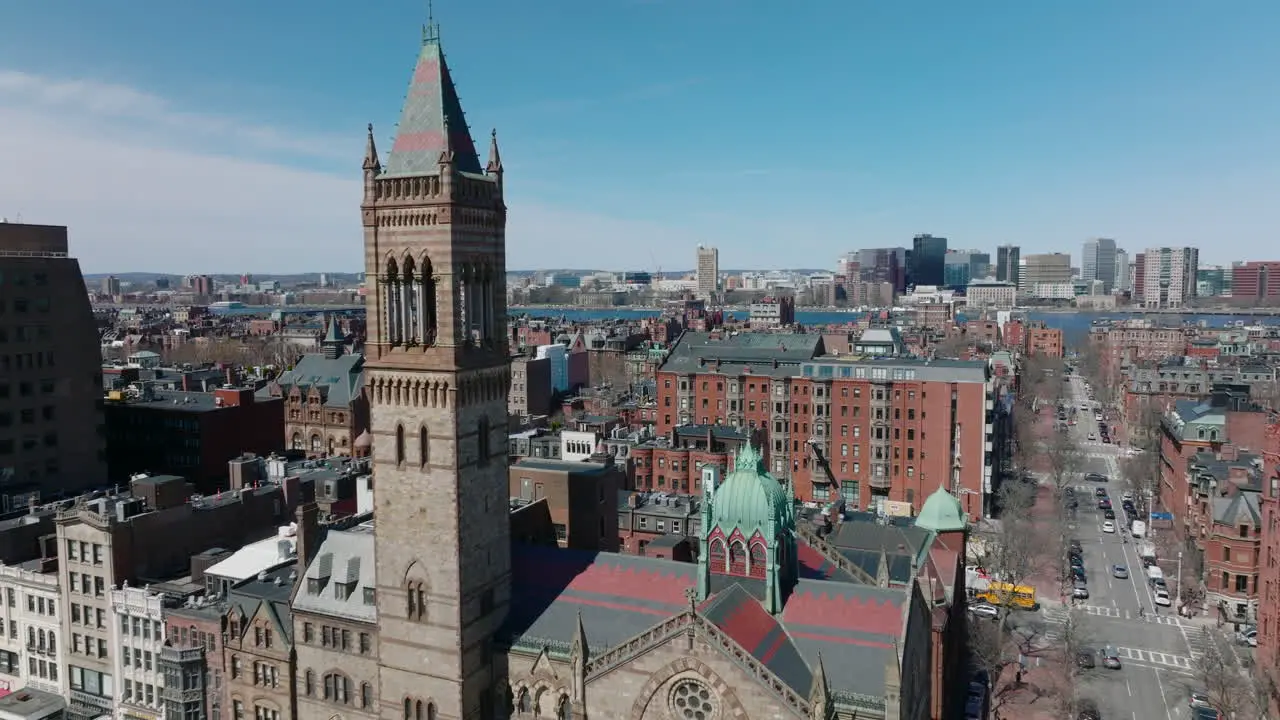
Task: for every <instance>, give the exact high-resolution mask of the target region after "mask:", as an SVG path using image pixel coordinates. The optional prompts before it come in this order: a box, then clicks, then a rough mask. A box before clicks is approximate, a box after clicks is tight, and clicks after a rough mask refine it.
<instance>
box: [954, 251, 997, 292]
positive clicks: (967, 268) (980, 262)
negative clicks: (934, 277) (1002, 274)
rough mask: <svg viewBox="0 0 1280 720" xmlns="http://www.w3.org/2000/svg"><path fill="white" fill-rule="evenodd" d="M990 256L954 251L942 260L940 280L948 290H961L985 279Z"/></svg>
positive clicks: (974, 252) (980, 253)
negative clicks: (972, 282)
mask: <svg viewBox="0 0 1280 720" xmlns="http://www.w3.org/2000/svg"><path fill="white" fill-rule="evenodd" d="M990 267H991V255H990V254H988V253H984V252H982V251H980V250H955V251H952V252H948V253H947V254H946V255H945V256H943V259H942V280H943V284H944V285H946V286H947V287H949V288H955V289H958V288H963V287H965V286H967V285H968V284H969V283H970V282H971V281H973V280H981V279H984V278H986V277H987V275H988V272H989V270H990Z"/></svg>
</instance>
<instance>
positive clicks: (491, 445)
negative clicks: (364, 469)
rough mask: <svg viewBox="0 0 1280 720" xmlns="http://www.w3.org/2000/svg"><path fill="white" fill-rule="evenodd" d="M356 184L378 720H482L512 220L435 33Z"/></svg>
mask: <svg viewBox="0 0 1280 720" xmlns="http://www.w3.org/2000/svg"><path fill="white" fill-rule="evenodd" d="M364 179H365V193H364V201H363V203H362V205H361V211H362V216H363V225H364V250H365V270H366V278H367V284H368V295H367V297H366V304H367V306H368V318H369V322H368V340H367V342H366V344H365V355H366V365H365V368H366V375H365V383H366V386H367V388H368V393H369V398H370V400H369V405H370V410H369V413H370V432H371V433H372V435H373V436H374V438H375V442H374V443H373V457H372V462H373V473H374V484H375V486H376V488H377V491H376V492H375V494H374V501H375V514H376V517H377V526H376V529H375V547H376V550H375V558H374V561H375V566H376V577H377V592H376V594H375V597H376V602H377V606H378V623H379V632H380V641H379V642H380V645H379V665H380V668H379V685H380V686H379V693H378V697H379V698H380V699H381V702H380V714H381V716H382V717H384V718H388V720H392V719H394V720H403V717H404V707H406V705H405V704H404V703H406V702H411V703H417V702H419V701H421V703H422V706H421V707H422V710H421V711H417V712H421V714H422V716H423V717H436V718H440V719H441V720H444V719H446V718H447V719H450V720H454V719H457V720H463V719H465V720H471V719H472V718H485V719H486V720H488V718H491V717H492V716H493V711H494V707H495V704H496V703H495V699H496V697H497V695H496V694H495V692H496V691H497V690H498V688H496V687H495V684H496V683H497V682H498V681H499V680H500V679H501V678H500V675H501V674H502V673H503V671H502V670H501V668H500V667H495V652H494V649H493V637H494V633H495V632H496V631H497V629H498V628H499V627H500V626H501V625H502V622H503V621H504V619H505V617H506V613H507V608H508V606H509V604H510V594H511V587H510V573H511V568H510V562H511V560H510V526H509V521H508V518H507V513H508V509H507V508H508V496H509V492H508V480H507V457H506V426H507V425H506V423H507V405H506V395H507V387H508V385H509V382H510V365H509V362H510V361H509V358H508V355H507V340H506V288H505V287H504V285H505V278H506V247H505V235H506V221H505V219H506V215H505V212H504V210H505V208H504V207H503V206H502V204H501V202H500V196H499V195H498V193H497V192H496V187H495V186H496V180H495V179H494V178H492V177H490V176H488V175H486V174H485V172H484V170H483V168H482V166H481V165H480V161H479V159H478V157H477V156H476V151H475V144H474V142H473V141H472V139H471V135H470V132H469V131H468V130H467V125H466V119H465V117H464V115H463V112H462V107H461V105H460V103H459V102H458V97H457V91H456V89H455V88H454V84H453V79H452V76H451V75H450V73H449V68H448V65H447V64H446V62H445V57H444V53H443V51H442V50H441V47H440V40H439V33H438V31H434V30H432V31H430V32H428V33H426V34H425V35H424V37H423V42H422V46H421V49H420V52H419V54H418V60H417V64H416V65H415V68H414V72H413V76H412V79H411V81H410V85H409V91H408V93H407V96H406V98H405V104H404V108H403V110H402V112H401V116H400V122H399V124H398V128H397V132H396V137H395V140H394V142H393V144H392V147H391V149H390V151H389V152H388V153H387V155H386V158H385V163H384V162H380V161H379V159H378V157H377V151H376V149H375V147H374V143H373V135H372V130H370V132H369V136H368V139H367V147H366V151H365V164H364ZM415 707H416V706H415Z"/></svg>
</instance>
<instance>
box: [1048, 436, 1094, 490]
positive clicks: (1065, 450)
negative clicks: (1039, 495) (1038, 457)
mask: <svg viewBox="0 0 1280 720" xmlns="http://www.w3.org/2000/svg"><path fill="white" fill-rule="evenodd" d="M1042 450H1043V453H1044V462H1045V467H1046V469H1047V474H1048V477H1049V481H1050V482H1051V483H1053V495H1054V500H1056V501H1059V503H1060V502H1061V500H1062V491H1063V490H1064V489H1066V488H1067V486H1069V485H1070V484H1071V483H1072V482H1074V481H1075V480H1076V479H1077V478H1078V477H1079V475H1080V473H1081V471H1082V469H1083V467H1084V455H1083V454H1082V453H1081V452H1080V447H1079V445H1077V444H1076V441H1075V440H1074V439H1073V438H1072V437H1071V433H1070V432H1069V431H1067V430H1063V431H1061V432H1057V433H1054V434H1053V435H1051V436H1050V437H1049V439H1048V440H1047V441H1046V442H1044V443H1043V444H1042Z"/></svg>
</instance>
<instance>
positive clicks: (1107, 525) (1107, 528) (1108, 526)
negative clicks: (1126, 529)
mask: <svg viewBox="0 0 1280 720" xmlns="http://www.w3.org/2000/svg"><path fill="white" fill-rule="evenodd" d="M1115 531H1116V524H1115V523H1113V522H1111V521H1110V520H1103V521H1102V532H1104V533H1113V532H1115Z"/></svg>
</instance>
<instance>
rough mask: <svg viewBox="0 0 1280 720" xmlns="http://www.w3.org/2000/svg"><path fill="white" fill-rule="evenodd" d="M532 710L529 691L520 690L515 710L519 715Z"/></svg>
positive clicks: (526, 689)
mask: <svg viewBox="0 0 1280 720" xmlns="http://www.w3.org/2000/svg"><path fill="white" fill-rule="evenodd" d="M532 709H533V701H532V700H531V699H530V698H529V689H528V688H520V700H519V701H518V702H517V703H516V710H518V711H519V712H521V713H527V712H529V711H530V710H532Z"/></svg>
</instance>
